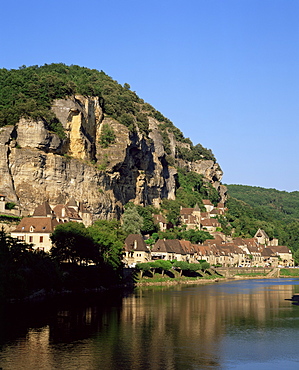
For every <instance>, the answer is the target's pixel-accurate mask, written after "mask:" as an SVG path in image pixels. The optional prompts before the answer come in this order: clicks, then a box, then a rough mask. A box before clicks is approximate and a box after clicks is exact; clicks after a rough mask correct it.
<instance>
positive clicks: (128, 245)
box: [125, 234, 149, 252]
mask: <svg viewBox="0 0 299 370" xmlns="http://www.w3.org/2000/svg"><path fill="white" fill-rule="evenodd" d="M125 250H126V251H127V252H130V251H132V250H135V251H139V252H142V251H144V252H149V250H148V248H147V246H146V243H145V241H144V240H143V237H142V236H141V235H140V234H130V235H128V236H127V238H126V240H125Z"/></svg>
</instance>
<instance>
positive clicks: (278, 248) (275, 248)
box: [270, 245, 292, 254]
mask: <svg viewBox="0 0 299 370" xmlns="http://www.w3.org/2000/svg"><path fill="white" fill-rule="evenodd" d="M270 249H272V251H273V252H275V253H290V254H292V251H291V250H290V248H289V247H287V246H285V245H277V246H271V247H270Z"/></svg>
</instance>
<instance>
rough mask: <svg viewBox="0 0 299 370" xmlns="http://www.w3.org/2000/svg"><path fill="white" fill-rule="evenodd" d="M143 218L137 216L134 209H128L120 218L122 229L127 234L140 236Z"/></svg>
mask: <svg viewBox="0 0 299 370" xmlns="http://www.w3.org/2000/svg"><path fill="white" fill-rule="evenodd" d="M142 227H143V217H142V216H140V215H139V213H138V211H137V209H136V208H135V207H129V208H127V209H126V210H125V212H124V214H123V216H122V228H123V230H124V231H125V232H126V234H127V235H129V234H141V229H142Z"/></svg>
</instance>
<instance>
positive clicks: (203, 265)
mask: <svg viewBox="0 0 299 370" xmlns="http://www.w3.org/2000/svg"><path fill="white" fill-rule="evenodd" d="M210 267H211V266H210V264H209V263H208V262H207V261H203V262H201V263H200V268H201V270H202V271H203V272H206V271H207V270H208V269H209V268H210Z"/></svg>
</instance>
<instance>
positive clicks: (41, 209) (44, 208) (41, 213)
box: [33, 202, 53, 217]
mask: <svg viewBox="0 0 299 370" xmlns="http://www.w3.org/2000/svg"><path fill="white" fill-rule="evenodd" d="M52 214H53V211H52V209H51V207H50V205H49V203H48V202H44V203H42V204H40V205H39V206H37V207H36V208H35V210H34V212H33V217H47V216H48V215H52Z"/></svg>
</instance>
